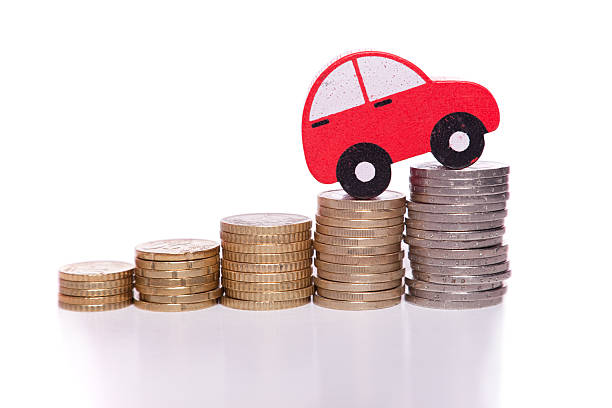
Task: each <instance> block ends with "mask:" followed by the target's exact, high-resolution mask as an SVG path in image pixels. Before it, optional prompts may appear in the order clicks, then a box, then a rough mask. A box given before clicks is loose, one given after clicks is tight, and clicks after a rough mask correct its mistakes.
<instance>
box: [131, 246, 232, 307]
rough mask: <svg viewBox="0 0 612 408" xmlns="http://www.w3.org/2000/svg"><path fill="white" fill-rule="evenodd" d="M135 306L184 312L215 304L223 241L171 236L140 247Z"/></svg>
mask: <svg viewBox="0 0 612 408" xmlns="http://www.w3.org/2000/svg"><path fill="white" fill-rule="evenodd" d="M136 290H138V293H139V295H138V300H136V302H135V306H136V307H138V308H140V309H144V310H151V311H155V312H182V311H188V310H198V309H204V308H207V307H210V306H214V305H215V304H216V303H217V299H218V298H219V297H220V296H221V293H222V291H223V289H221V288H220V287H219V244H218V243H217V242H215V241H209V240H206V239H167V240H161V241H151V242H146V243H144V244H140V245H138V246H136Z"/></svg>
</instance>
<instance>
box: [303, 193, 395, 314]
mask: <svg viewBox="0 0 612 408" xmlns="http://www.w3.org/2000/svg"><path fill="white" fill-rule="evenodd" d="M318 204H319V209H318V213H317V216H316V221H317V226H316V232H315V244H314V246H315V249H316V250H317V257H316V259H315V266H316V267H317V277H316V278H315V286H316V290H317V294H315V296H314V303H315V304H317V305H319V306H323V307H327V308H332V309H340V310H369V309H381V308H386V307H390V306H394V305H397V304H399V303H400V302H401V298H402V295H403V293H404V286H403V282H402V278H403V277H404V269H403V259H404V252H403V251H402V248H401V245H402V232H403V229H404V228H403V224H404V213H405V208H406V196H405V195H404V194H401V193H397V192H394V191H385V192H383V193H382V194H381V195H379V196H378V197H376V198H373V199H369V200H358V199H355V198H353V197H351V196H349V195H348V194H346V193H345V192H344V191H343V190H332V191H326V192H323V193H321V194H319V197H318Z"/></svg>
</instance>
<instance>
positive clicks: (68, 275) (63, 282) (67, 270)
mask: <svg viewBox="0 0 612 408" xmlns="http://www.w3.org/2000/svg"><path fill="white" fill-rule="evenodd" d="M133 280H134V265H132V264H129V263H126V262H118V261H91V262H80V263H75V264H70V265H65V266H62V267H61V268H60V270H59V307H61V308H62V309H66V310H73V311H79V312H97V311H105V310H115V309H121V308H123V307H126V306H129V305H131V304H132V297H133V295H132V293H133V286H132V285H133Z"/></svg>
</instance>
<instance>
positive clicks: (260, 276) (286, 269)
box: [221, 213, 314, 310]
mask: <svg viewBox="0 0 612 408" xmlns="http://www.w3.org/2000/svg"><path fill="white" fill-rule="evenodd" d="M311 228H312V221H311V220H310V218H308V217H304V216H302V215H296V214H278V213H261V214H241V215H234V216H231V217H226V218H224V219H222V220H221V246H222V248H223V261H222V265H223V266H222V279H221V283H222V285H223V288H224V289H225V296H223V298H221V304H222V305H225V306H228V307H231V308H234V309H243V310H278V309H288V308H292V307H297V306H301V305H305V304H307V303H309V302H310V296H311V295H312V294H313V292H314V287H313V286H312V254H313V249H312V239H311Z"/></svg>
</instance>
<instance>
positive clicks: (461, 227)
mask: <svg viewBox="0 0 612 408" xmlns="http://www.w3.org/2000/svg"><path fill="white" fill-rule="evenodd" d="M503 226H504V220H495V221H485V222H454V223H453V222H430V221H419V220H413V219H407V220H406V227H408V228H414V229H420V230H428V231H449V232H451V231H452V232H459V231H482V230H490V229H493V228H500V227H503Z"/></svg>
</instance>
